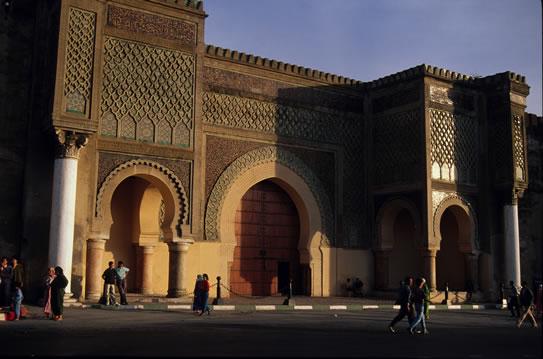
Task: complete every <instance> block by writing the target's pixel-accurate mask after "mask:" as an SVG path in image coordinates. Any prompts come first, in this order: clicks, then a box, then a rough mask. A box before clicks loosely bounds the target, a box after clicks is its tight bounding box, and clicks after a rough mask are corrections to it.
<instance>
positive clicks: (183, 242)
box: [168, 238, 194, 298]
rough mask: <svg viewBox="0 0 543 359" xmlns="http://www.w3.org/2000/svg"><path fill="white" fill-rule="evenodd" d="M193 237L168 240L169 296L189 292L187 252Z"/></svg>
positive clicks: (177, 295) (179, 295) (178, 295)
mask: <svg viewBox="0 0 543 359" xmlns="http://www.w3.org/2000/svg"><path fill="white" fill-rule="evenodd" d="M193 243H194V241H193V240H192V239H184V238H183V239H179V240H174V241H172V242H168V249H169V254H170V265H169V268H170V273H169V280H168V297H172V298H175V297H181V296H183V295H185V294H187V289H186V287H187V284H188V282H187V273H186V269H187V252H188V250H189V247H190V245H191V244H193Z"/></svg>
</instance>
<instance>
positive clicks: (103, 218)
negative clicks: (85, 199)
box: [93, 159, 189, 241]
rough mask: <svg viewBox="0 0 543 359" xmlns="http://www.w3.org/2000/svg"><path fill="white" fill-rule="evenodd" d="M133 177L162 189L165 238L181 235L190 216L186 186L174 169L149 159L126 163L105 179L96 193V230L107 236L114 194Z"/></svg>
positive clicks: (94, 222) (169, 238)
mask: <svg viewBox="0 0 543 359" xmlns="http://www.w3.org/2000/svg"><path fill="white" fill-rule="evenodd" d="M132 176H135V177H140V178H143V179H145V180H147V181H148V182H150V183H152V184H153V185H154V186H155V187H157V188H158V190H159V191H160V193H161V195H162V198H163V200H164V205H165V206H164V220H163V223H164V224H165V225H166V227H165V228H162V230H163V232H164V237H165V239H166V240H167V241H171V240H172V239H174V238H175V237H181V234H182V232H184V231H185V230H187V229H188V218H189V216H188V201H187V195H186V192H185V189H184V187H183V185H182V184H181V181H180V180H179V178H177V176H176V175H175V174H174V173H173V171H171V170H170V169H168V168H167V167H165V166H163V165H161V164H159V163H157V162H154V161H150V160H146V159H137V160H132V161H128V162H125V163H123V164H121V165H119V166H117V167H116V168H115V169H113V170H112V171H111V172H110V173H109V175H108V176H107V177H106V178H105V180H104V181H103V183H102V184H101V185H100V187H99V189H98V192H97V196H96V207H95V218H94V221H93V232H94V233H95V234H101V237H103V238H104V239H107V237H108V236H109V228H110V226H111V224H112V223H113V218H112V215H111V205H110V204H111V200H112V198H113V193H114V192H115V190H116V189H117V187H118V186H119V184H120V183H121V182H123V181H124V180H125V179H127V178H128V177H132Z"/></svg>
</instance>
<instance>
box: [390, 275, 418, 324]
mask: <svg viewBox="0 0 543 359" xmlns="http://www.w3.org/2000/svg"><path fill="white" fill-rule="evenodd" d="M412 286H413V277H409V276H408V277H406V278H405V281H404V282H403V285H402V287H401V288H400V293H399V296H398V300H397V304H399V305H400V311H399V312H398V315H396V316H395V317H394V319H392V321H391V322H390V324H389V325H388V330H389V331H390V332H392V333H396V330H395V329H394V325H396V323H398V322H399V321H400V320H402V319H403V318H405V316H406V315H407V316H408V315H409V310H411V287H412Z"/></svg>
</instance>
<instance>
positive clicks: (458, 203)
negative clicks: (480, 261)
mask: <svg viewBox="0 0 543 359" xmlns="http://www.w3.org/2000/svg"><path fill="white" fill-rule="evenodd" d="M449 208H451V210H452V211H453V213H455V212H458V211H461V212H463V213H464V214H465V215H466V216H467V219H468V223H469V227H468V228H466V227H465V226H462V227H461V228H459V231H460V233H459V239H460V241H459V246H460V251H462V252H463V253H472V254H475V253H476V252H477V250H478V249H479V240H478V231H477V228H478V225H477V216H476V214H475V211H474V210H473V207H472V206H471V204H470V203H469V202H468V201H467V200H465V199H464V198H463V197H461V196H459V195H458V194H450V195H448V196H446V197H445V198H444V199H443V200H442V201H441V202H439V204H438V205H437V208H436V209H435V210H434V216H433V221H432V226H433V237H432V238H429V239H428V240H429V247H430V248H432V249H440V244H441V239H442V238H441V219H442V217H443V213H444V212H445V211H446V210H447V209H449ZM457 217H459V216H457Z"/></svg>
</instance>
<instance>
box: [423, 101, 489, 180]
mask: <svg viewBox="0 0 543 359" xmlns="http://www.w3.org/2000/svg"><path fill="white" fill-rule="evenodd" d="M430 116H431V145H432V147H431V155H432V159H431V161H432V178H433V179H439V180H442V181H447V182H454V183H462V184H476V183H477V165H478V148H479V131H478V124H477V121H476V119H475V118H473V117H471V116H466V115H460V114H451V113H450V112H446V111H441V110H436V109H430Z"/></svg>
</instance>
